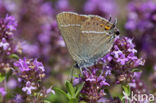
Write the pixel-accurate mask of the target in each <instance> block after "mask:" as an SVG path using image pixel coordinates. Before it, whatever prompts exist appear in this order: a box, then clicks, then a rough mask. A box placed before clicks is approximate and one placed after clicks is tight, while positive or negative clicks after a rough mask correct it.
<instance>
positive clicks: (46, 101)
mask: <svg viewBox="0 0 156 103" xmlns="http://www.w3.org/2000/svg"><path fill="white" fill-rule="evenodd" d="M43 103H51V102H50V101H48V100H44V102H43Z"/></svg>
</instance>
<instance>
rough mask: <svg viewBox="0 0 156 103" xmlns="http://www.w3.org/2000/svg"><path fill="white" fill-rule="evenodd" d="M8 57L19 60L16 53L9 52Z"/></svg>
mask: <svg viewBox="0 0 156 103" xmlns="http://www.w3.org/2000/svg"><path fill="white" fill-rule="evenodd" d="M9 58H12V59H16V60H19V56H18V55H17V54H11V55H10V56H9Z"/></svg>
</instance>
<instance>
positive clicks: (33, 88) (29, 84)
mask: <svg viewBox="0 0 156 103" xmlns="http://www.w3.org/2000/svg"><path fill="white" fill-rule="evenodd" d="M35 89H37V88H36V87H34V86H32V83H31V82H30V81H27V83H26V87H23V88H22V90H23V91H24V92H27V94H28V95H30V94H31V92H32V90H35Z"/></svg>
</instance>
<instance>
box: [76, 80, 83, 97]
mask: <svg viewBox="0 0 156 103" xmlns="http://www.w3.org/2000/svg"><path fill="white" fill-rule="evenodd" d="M84 84H85V82H83V83H82V84H80V85H79V87H78V89H77V91H76V94H75V97H78V95H79V94H80V91H81V90H82V88H83V86H84Z"/></svg>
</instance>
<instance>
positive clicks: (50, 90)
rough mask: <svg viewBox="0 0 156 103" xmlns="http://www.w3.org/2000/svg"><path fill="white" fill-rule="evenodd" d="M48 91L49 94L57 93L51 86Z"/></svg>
mask: <svg viewBox="0 0 156 103" xmlns="http://www.w3.org/2000/svg"><path fill="white" fill-rule="evenodd" d="M46 93H47V94H49V93H52V94H55V91H54V90H52V89H51V88H49V89H47V91H46Z"/></svg>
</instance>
